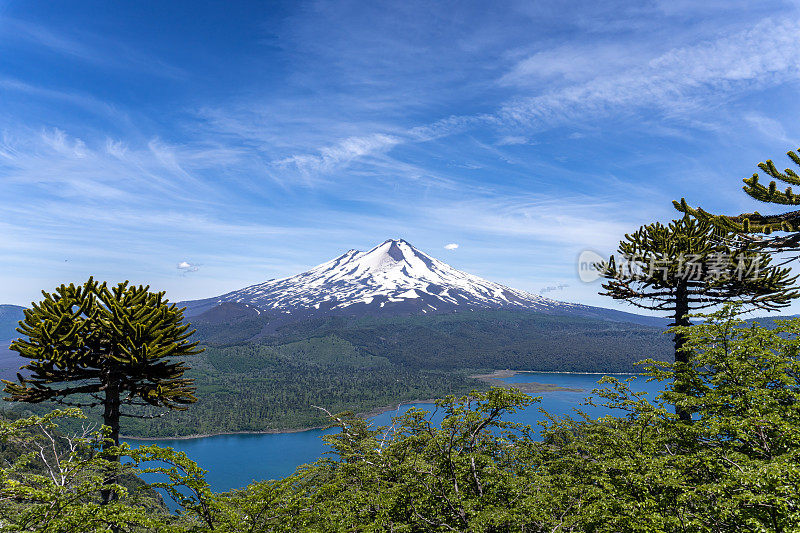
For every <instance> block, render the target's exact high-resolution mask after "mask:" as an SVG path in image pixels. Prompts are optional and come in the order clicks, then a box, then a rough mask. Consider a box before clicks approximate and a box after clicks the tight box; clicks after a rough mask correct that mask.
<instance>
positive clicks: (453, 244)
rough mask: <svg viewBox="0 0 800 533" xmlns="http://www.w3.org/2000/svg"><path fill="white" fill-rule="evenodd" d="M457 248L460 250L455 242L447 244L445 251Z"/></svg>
mask: <svg viewBox="0 0 800 533" xmlns="http://www.w3.org/2000/svg"><path fill="white" fill-rule="evenodd" d="M456 248H458V244H456V243H454V242H451V243H450V244H445V245H444V249H445V250H455V249H456Z"/></svg>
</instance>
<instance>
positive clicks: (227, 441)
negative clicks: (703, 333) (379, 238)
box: [128, 372, 663, 491]
mask: <svg viewBox="0 0 800 533" xmlns="http://www.w3.org/2000/svg"><path fill="white" fill-rule="evenodd" d="M601 377H602V375H601V374H553V373H539V372H525V373H520V374H517V375H515V376H513V377H511V378H507V379H505V380H504V381H508V382H518V383H527V382H537V383H550V384H554V385H559V386H562V387H569V388H577V389H582V391H581V392H572V391H553V392H544V393H541V394H539V396H541V397H542V401H541V403H535V404H533V405H531V406H530V407H528V408H527V409H525V410H524V411H521V412H518V413H516V414H514V415H511V416H507V417H506V418H505V419H506V420H509V421H513V422H521V423H524V424H530V425H531V426H533V427H534V428H535V427H536V423H537V422H539V421H540V420H543V419H544V415H543V414H542V413H540V412H539V408H543V409H545V410H546V411H547V412H549V413H550V414H553V415H566V414H571V413H574V409H575V408H580V409H582V410H584V411H586V412H587V413H589V414H590V415H591V416H593V417H597V416H602V415H604V414H607V413H609V412H610V410H609V409H606V408H603V407H591V406H581V405H580V404H581V403H582V402H583V400H584V398H586V397H587V396H589V395H590V394H591V391H592V389H594V388H597V387H598V385H597V380H599V379H600V378H601ZM614 377H616V378H618V379H621V380H622V379H626V378H629V377H631V376H630V375H617V376H614ZM631 388H632V389H633V390H635V391H644V392H648V393H649V394H648V398H650V399H651V400H652V399H653V398H654V397H655V396H656V395H657V394H658V392H659V391H660V390H662V389H663V384H661V383H658V382H651V383H647V382H646V381H645V378H644V377H643V376H640V377H638V378H637V379H635V380H633V381H632V382H631ZM598 403H599V402H598ZM410 407H419V408H421V409H426V410H432V409H433V408H434V407H435V406H434V405H432V404H422V403H419V404H408V405H403V406H402V407H401V408H400V409H399V410H393V411H387V412H385V413H382V414H380V415H378V416H376V417H373V419H372V420H373V421H374V423H375V424H377V425H387V424H390V423H391V418H392V417H393V416H397V415H399V414H402V413H403V412H405V411H406V410H407V409H409V408H410ZM336 431H337V430H336V429H329V430H321V429H313V430H309V431H299V432H295V433H275V434H257V435H217V436H213V437H202V438H196V439H159V440H148V441H146V442H147V444H158V445H160V446H164V447H171V448H174V449H175V450H180V451H183V452H186V454H187V455H188V456H189V457H190V458H191V459H192V460H194V461H196V462H197V463H198V464H199V465H200V466H201V467H202V468H204V469H206V470H208V471H209V473H208V475H207V478H206V479H207V480H208V483H209V484H210V485H211V488H212V489H213V490H215V491H227V490H230V489H234V488H240V487H244V486H246V485H247V484H249V483H251V482H252V481H257V480H263V479H276V478H280V477H285V476H287V475H289V474H291V473H292V472H294V470H295V469H296V468H297V467H298V466H300V465H302V464H304V463H311V462H314V461H316V460H317V459H318V458H319V457H321V456H322V455H323V454H324V453H325V452H326V451H327V447H326V446H325V445H324V443H323V442H322V438H321V437H322V436H323V435H325V434H328V433H334V432H336ZM128 442H129V444H130V445H131V446H137V445H138V444H141V443H142V441H128Z"/></svg>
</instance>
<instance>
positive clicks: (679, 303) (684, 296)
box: [673, 283, 692, 422]
mask: <svg viewBox="0 0 800 533" xmlns="http://www.w3.org/2000/svg"><path fill="white" fill-rule="evenodd" d="M688 315H689V288H688V287H687V286H686V284H685V283H679V284H678V286H677V288H676V291H675V317H674V318H675V323H674V324H673V325H674V326H689V325H691V322H690V321H689V316H688ZM685 344H686V336H685V335H684V334H683V333H675V363H678V366H679V367H683V366H684V365H688V364H689V352H687V351H686V350H685V349H684V345H685ZM688 390H689V383H688V380H687V376H686V369H685V367H684V368H677V369H676V371H675V391H677V392H680V393H684V394H685V393H686V392H688ZM675 414H677V415H678V418H680V419H681V420H682V421H684V422H691V421H692V415H691V414H690V413H689V411H687V410H685V409H683V408H679V407H678V406H677V405H676V406H675Z"/></svg>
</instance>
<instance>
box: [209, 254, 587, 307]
mask: <svg viewBox="0 0 800 533" xmlns="http://www.w3.org/2000/svg"><path fill="white" fill-rule="evenodd" d="M205 302H207V303H208V304H212V303H213V304H221V303H224V302H236V303H241V304H247V305H249V306H252V307H254V308H257V309H260V310H262V311H263V310H269V311H280V312H287V313H291V312H294V311H299V310H304V311H308V312H313V311H314V310H317V311H319V312H336V311H356V310H357V309H359V310H361V309H363V308H365V307H366V308H369V309H372V310H374V311H379V310H381V309H384V308H385V309H386V310H387V311H388V310H390V309H392V310H395V311H403V312H423V313H428V312H436V311H444V310H452V309H454V308H459V309H462V308H463V309H467V310H468V309H476V308H498V307H513V308H524V309H531V310H541V311H545V310H556V309H569V308H573V307H583V306H575V305H573V304H567V303H563V302H557V301H555V300H550V299H548V298H543V297H541V296H538V295H534V294H530V293H527V292H524V291H519V290H515V289H511V288H509V287H506V286H504V285H500V284H498V283H493V282H491V281H487V280H485V279H483V278H480V277H478V276H474V275H472V274H467V273H466V272H462V271H460V270H457V269H455V268H453V267H451V266H450V265H448V264H446V263H444V262H442V261H439V260H438V259H435V258H433V257H431V256H429V255H427V254H425V253H423V252H421V251H419V250H417V249H416V248H414V247H413V246H411V245H410V244H409V243H408V242H406V241H404V240H402V239H390V240H387V241H385V242H383V243H382V244H379V245H378V246H376V247H374V248H372V249H371V250H369V251H367V252H360V251H357V250H350V251H348V252H346V253H344V254H342V255H341V256H339V257H337V258H335V259H333V260H331V261H328V262H327V263H323V264H321V265H319V266H317V267H314V268H312V269H311V270H309V271H307V272H303V273H302V274H298V275H296V276H292V277H288V278H283V279H277V280H269V281H266V282H264V283H260V284H258V285H253V286H251V287H247V288H244V289H241V290H238V291H234V292H231V293H228V294H225V295H222V296H219V297H217V298H210V299H208V300H206V301H205Z"/></svg>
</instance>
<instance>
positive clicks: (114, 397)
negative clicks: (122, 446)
mask: <svg viewBox="0 0 800 533" xmlns="http://www.w3.org/2000/svg"><path fill="white" fill-rule="evenodd" d="M105 389H106V400H105V410H104V411H103V425H106V426H108V427H109V428H111V434H110V435H109V438H110V439H111V442H106V443H104V444H103V450H104V451H106V450H108V448H110V447H111V446H118V445H119V405H120V400H119V383H118V381H117V379H116V376H115V375H114V373H113V372H112V371H109V372H108V374H107V376H106V383H105ZM107 459H109V460H111V461H114V462H116V463H119V456H118V455H110V456H108V457H107ZM115 470H116V465H114V466H113V469H112V471H111V472H110V473H109V475H108V477H106V480H105V483H106V485H114V484H115V483H116V482H117V474H116V471H115ZM100 495H101V496H102V501H103V505H105V504H107V503H108V502H110V501H113V500H116V499H117V493H116V492H115V491H114V490H112V489H102V490H101V491H100Z"/></svg>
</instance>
